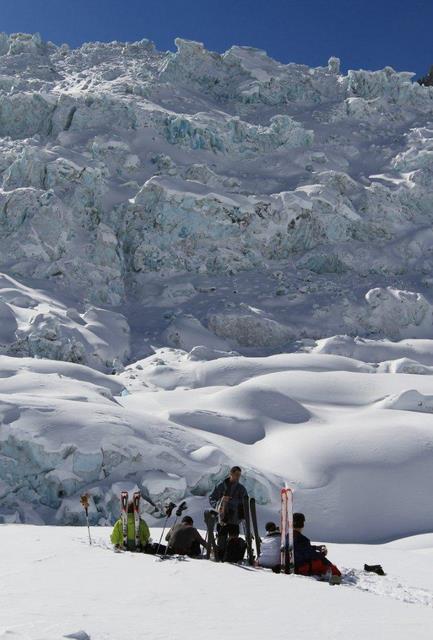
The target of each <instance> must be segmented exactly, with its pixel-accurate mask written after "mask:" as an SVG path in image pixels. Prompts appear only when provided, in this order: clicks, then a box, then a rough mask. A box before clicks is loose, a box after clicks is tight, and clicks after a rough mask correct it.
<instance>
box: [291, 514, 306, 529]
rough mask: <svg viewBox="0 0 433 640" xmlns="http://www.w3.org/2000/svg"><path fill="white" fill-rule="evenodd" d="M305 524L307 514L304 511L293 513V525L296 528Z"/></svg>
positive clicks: (300, 527)
mask: <svg viewBox="0 0 433 640" xmlns="http://www.w3.org/2000/svg"><path fill="white" fill-rule="evenodd" d="M304 524H305V516H304V514H303V513H294V514H293V527H294V528H295V529H302V527H303V526H304Z"/></svg>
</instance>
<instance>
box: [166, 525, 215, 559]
mask: <svg viewBox="0 0 433 640" xmlns="http://www.w3.org/2000/svg"><path fill="white" fill-rule="evenodd" d="M165 539H166V540H167V542H168V549H167V553H168V554H173V553H177V554H179V555H182V556H183V555H186V556H192V557H195V556H199V555H201V549H200V545H201V546H202V547H204V548H205V549H207V542H206V540H204V539H203V538H202V537H201V535H200V534H199V532H198V531H197V529H196V528H195V527H194V521H193V519H192V518H191V517H190V516H185V517H184V518H182V522H181V523H180V524H176V525H175V526H174V527H172V529H170V531H169V532H168V533H167V535H166V536H165Z"/></svg>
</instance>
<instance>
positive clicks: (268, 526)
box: [265, 522, 278, 533]
mask: <svg viewBox="0 0 433 640" xmlns="http://www.w3.org/2000/svg"><path fill="white" fill-rule="evenodd" d="M265 529H266V531H267V532H268V533H272V532H273V531H276V530H277V529H278V527H277V525H276V524H275V522H267V523H266V526H265Z"/></svg>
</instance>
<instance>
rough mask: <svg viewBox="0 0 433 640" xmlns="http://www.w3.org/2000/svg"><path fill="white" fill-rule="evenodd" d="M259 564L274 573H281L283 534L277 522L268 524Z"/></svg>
mask: <svg viewBox="0 0 433 640" xmlns="http://www.w3.org/2000/svg"><path fill="white" fill-rule="evenodd" d="M265 529H266V535H265V537H264V538H263V540H262V544H261V549H260V556H259V558H258V561H257V564H258V565H259V566H260V567H265V568H266V569H272V571H273V572H274V573H280V572H281V532H280V530H279V528H278V527H277V525H276V524H275V522H268V523H267V525H266V527H265Z"/></svg>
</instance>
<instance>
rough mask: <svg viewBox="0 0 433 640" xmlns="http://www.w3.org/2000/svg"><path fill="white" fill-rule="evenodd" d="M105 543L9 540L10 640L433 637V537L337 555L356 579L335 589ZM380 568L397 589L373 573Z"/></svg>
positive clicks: (79, 537) (2, 598) (6, 633)
mask: <svg viewBox="0 0 433 640" xmlns="http://www.w3.org/2000/svg"><path fill="white" fill-rule="evenodd" d="M94 535H95V536H96V539H95V540H94V542H95V543H96V544H94V546H93V547H91V548H90V547H89V546H88V542H87V532H86V531H85V530H84V529H82V528H70V527H64V528H61V529H59V528H56V529H54V528H51V527H44V528H41V527H23V526H17V525H9V526H5V527H2V528H1V530H0V566H1V574H0V584H1V589H0V638H1V639H2V640H24V639H26V640H58V639H60V638H64V637H69V638H77V639H78V640H88V638H90V639H91V640H111V639H112V640H139V639H141V638H143V637H149V638H152V639H153V640H159V639H166V638H173V639H177V638H183V637H185V636H188V637H190V638H192V639H193V640H195V639H196V638H197V639H198V638H203V637H205V638H208V639H209V640H216V639H217V638H221V637H225V638H228V639H229V640H232V639H233V640H234V639H235V638H237V639H239V640H250V639H251V638H263V637H267V636H268V635H269V634H271V635H272V637H273V638H275V639H276V640H283V639H285V638H287V636H288V634H289V635H293V636H294V637H296V638H300V639H305V640H321V639H323V638H333V640H346V638H351V639H353V640H365V639H366V638H382V639H383V640H405V639H406V638H408V637H410V638H416V639H417V640H427V639H429V638H431V635H432V632H433V615H432V614H433V611H432V606H433V580H432V575H431V571H430V568H429V566H428V565H429V564H430V565H431V560H432V557H433V541H432V538H431V536H429V537H428V538H424V537H423V536H421V537H416V538H410V539H406V540H402V541H398V542H395V543H393V544H392V545H383V546H373V547H371V546H362V545H357V546H343V545H330V549H329V553H330V557H332V558H333V559H334V560H335V561H336V562H338V563H339V564H340V566H345V567H347V568H351V567H352V568H353V569H354V571H353V573H352V576H351V578H350V579H348V580H347V581H346V584H345V585H343V586H341V587H330V586H329V585H327V584H326V583H320V582H316V581H315V580H313V579H311V578H303V577H300V576H285V575H280V576H276V575H274V574H273V573H272V572H271V571H269V570H256V569H250V568H249V567H239V566H231V565H227V564H215V563H212V562H207V561H205V560H186V561H183V562H182V561H179V560H176V559H174V558H173V559H170V560H167V561H165V562H157V561H155V559H154V558H153V557H152V556H142V555H136V554H114V553H113V552H112V551H111V550H110V549H109V548H108V544H107V539H108V535H109V530H108V529H98V530H97V531H95V532H94ZM157 535H158V531H155V532H154V537H155V538H156V537H157ZM11 551H13V553H11ZM15 551H16V552H15ZM376 561H380V562H381V563H382V564H383V566H384V568H385V570H386V571H387V576H386V577H379V576H375V575H372V574H365V573H364V572H363V571H362V570H361V568H362V566H363V564H364V562H372V563H373V562H374V563H375V562H376Z"/></svg>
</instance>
